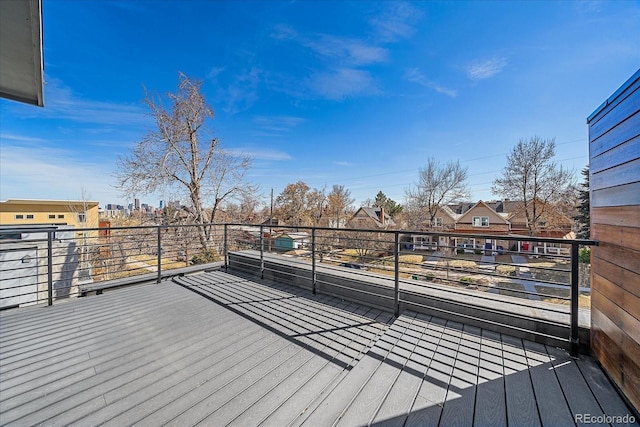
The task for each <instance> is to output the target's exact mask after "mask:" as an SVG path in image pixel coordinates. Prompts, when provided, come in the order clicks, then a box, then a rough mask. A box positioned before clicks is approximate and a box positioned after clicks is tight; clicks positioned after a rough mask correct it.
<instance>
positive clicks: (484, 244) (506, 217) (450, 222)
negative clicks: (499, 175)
mask: <svg viewBox="0 0 640 427" xmlns="http://www.w3.org/2000/svg"><path fill="white" fill-rule="evenodd" d="M538 203H541V202H539V201H538ZM544 209H545V214H544V215H543V216H542V217H541V218H540V219H539V221H538V229H537V231H536V233H535V236H536V237H556V238H565V237H567V238H568V237H569V236H570V233H571V227H572V224H573V222H572V221H571V219H570V218H568V217H567V216H566V215H563V214H562V213H560V212H558V211H557V210H556V209H553V207H552V206H549V205H545V206H544ZM423 229H424V230H425V231H429V232H430V233H436V234H433V235H432V234H430V235H413V236H411V238H410V241H411V243H412V248H413V249H415V250H420V249H422V250H435V249H436V248H447V247H448V248H453V247H457V246H458V245H470V247H472V248H478V249H485V250H491V249H495V248H496V247H498V246H503V247H505V248H506V247H507V246H509V242H506V241H500V238H499V236H507V235H509V236H522V237H528V235H529V229H528V227H527V219H526V215H525V210H524V204H523V203H522V202H518V201H508V200H507V201H492V202H484V201H482V200H480V201H478V202H477V203H469V202H464V203H457V204H452V205H448V206H442V207H440V208H439V209H438V212H437V213H436V216H435V218H434V221H433V224H431V219H430V218H428V219H425V220H424V221H423ZM439 231H442V232H443V233H459V234H470V235H471V234H485V235H494V236H496V238H495V239H492V238H488V239H477V238H474V237H469V238H465V237H455V238H450V237H449V236H447V235H443V236H438V235H437V232H439ZM514 249H516V250H524V251H531V252H534V253H555V254H559V253H564V252H565V248H563V247H562V245H557V244H556V245H554V244H543V245H542V246H540V247H538V246H535V245H529V244H525V243H522V244H520V243H518V244H516V247H515V248H514Z"/></svg>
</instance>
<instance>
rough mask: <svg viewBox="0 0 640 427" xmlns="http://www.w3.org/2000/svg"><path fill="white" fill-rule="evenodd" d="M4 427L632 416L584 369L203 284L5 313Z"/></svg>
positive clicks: (197, 279)
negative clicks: (601, 415) (24, 426)
mask: <svg viewBox="0 0 640 427" xmlns="http://www.w3.org/2000/svg"><path fill="white" fill-rule="evenodd" d="M565 396H566V397H565ZM0 413H1V415H0V422H1V423H2V424H3V425H32V424H45V425H69V424H71V425H73V424H75V425H82V426H92V425H109V426H121V425H131V424H140V425H159V424H170V425H176V426H177V425H179V426H189V425H196V424H198V423H200V424H202V425H237V426H252V425H264V426H282V425H305V426H316V425H345V426H351V425H375V426H402V425H407V426H411V425H419V426H427V425H441V426H450V425H478V426H485V425H540V424H542V425H558V424H563V425H564V424H574V423H573V417H574V414H576V413H589V414H594V415H598V414H603V413H606V414H610V415H625V414H628V413H629V410H628V408H627V407H626V406H625V404H624V403H623V402H622V400H621V399H620V398H619V397H618V395H617V394H615V390H614V389H613V387H612V385H611V383H610V382H609V380H608V379H607V378H606V377H605V376H604V374H603V373H602V371H601V370H600V368H599V367H598V366H597V365H596V364H595V363H594V361H593V359H591V358H589V357H581V358H580V359H577V360H576V359H572V358H570V357H569V356H568V355H567V353H566V352H564V351H562V350H558V349H555V348H552V347H548V346H544V345H541V344H535V343H532V342H529V341H524V340H521V339H518V338H513V337H510V336H508V335H500V334H497V333H493V332H489V331H486V330H481V329H479V328H475V327H470V326H468V325H463V324H460V323H456V322H452V321H445V320H442V319H440V318H437V317H430V316H427V315H424V314H417V313H414V312H410V311H406V312H405V313H403V314H402V315H401V316H400V317H399V318H397V319H394V318H393V316H392V315H391V314H390V313H388V312H384V311H380V310H378V309H375V308H370V307H366V306H362V305H358V304H355V303H353V302H348V301H343V300H340V299H338V298H334V297H331V296H327V295H312V294H311V293H310V292H308V291H306V290H303V289H299V288H295V287H292V286H288V285H282V284H277V283H266V282H265V283H262V282H256V281H252V280H248V279H246V278H244V277H241V276H237V275H231V274H226V273H223V272H209V273H202V274H196V275H192V276H185V277H182V278H176V279H174V282H163V283H161V284H154V285H143V286H137V287H132V288H127V289H119V290H113V291H109V292H105V293H104V294H103V295H99V296H94V297H86V298H81V299H76V300H70V301H68V302H65V303H62V304H57V305H55V306H52V307H31V308H25V309H19V310H10V311H7V312H3V313H0Z"/></svg>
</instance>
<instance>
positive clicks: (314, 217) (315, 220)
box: [307, 187, 327, 226]
mask: <svg viewBox="0 0 640 427" xmlns="http://www.w3.org/2000/svg"><path fill="white" fill-rule="evenodd" d="M326 203H327V195H326V194H325V188H324V187H323V188H322V189H321V190H318V189H317V188H314V189H313V190H311V191H310V192H309V193H308V195H307V204H308V207H309V217H310V219H311V224H312V225H314V226H318V225H319V223H320V220H321V219H322V215H323V213H324V208H325V205H326Z"/></svg>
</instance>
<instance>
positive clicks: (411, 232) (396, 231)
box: [0, 222, 598, 246]
mask: <svg viewBox="0 0 640 427" xmlns="http://www.w3.org/2000/svg"><path fill="white" fill-rule="evenodd" d="M213 226H219V227H222V226H231V227H252V228H261V227H262V228H263V229H286V230H291V229H293V230H308V231H310V232H311V231H312V230H315V231H329V232H332V233H336V232H343V233H379V234H388V235H394V234H401V235H412V236H449V237H457V238H475V239H492V240H506V241H527V242H538V243H556V244H565V245H581V246H596V245H597V244H598V242H597V241H596V240H588V239H564V238H558V237H534V236H526V235H516V234H486V233H454V232H448V231H445V230H442V231H438V230H429V231H425V230H409V229H408V230H401V229H394V230H382V229H367V228H333V227H314V226H302V225H277V226H276V225H269V224H248V223H232V222H230V223H205V224H155V225H137V226H115V227H95V228H73V229H60V228H57V227H20V228H13V227H11V228H9V227H8V228H2V229H0V235H1V234H11V233H18V232H23V233H33V232H42V233H45V232H50V231H70V230H73V231H75V232H87V231H103V230H110V231H118V230H142V229H157V228H161V229H171V228H196V227H213Z"/></svg>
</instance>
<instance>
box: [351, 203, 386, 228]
mask: <svg viewBox="0 0 640 427" xmlns="http://www.w3.org/2000/svg"><path fill="white" fill-rule="evenodd" d="M349 226H350V227H353V228H363V229H381V230H389V229H393V228H395V226H396V223H395V221H394V220H393V219H392V218H391V216H389V215H388V214H387V213H386V212H385V211H384V208H378V207H375V208H370V207H361V208H360V209H358V210H357V211H356V213H354V214H353V216H352V217H351V219H350V220H349Z"/></svg>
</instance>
